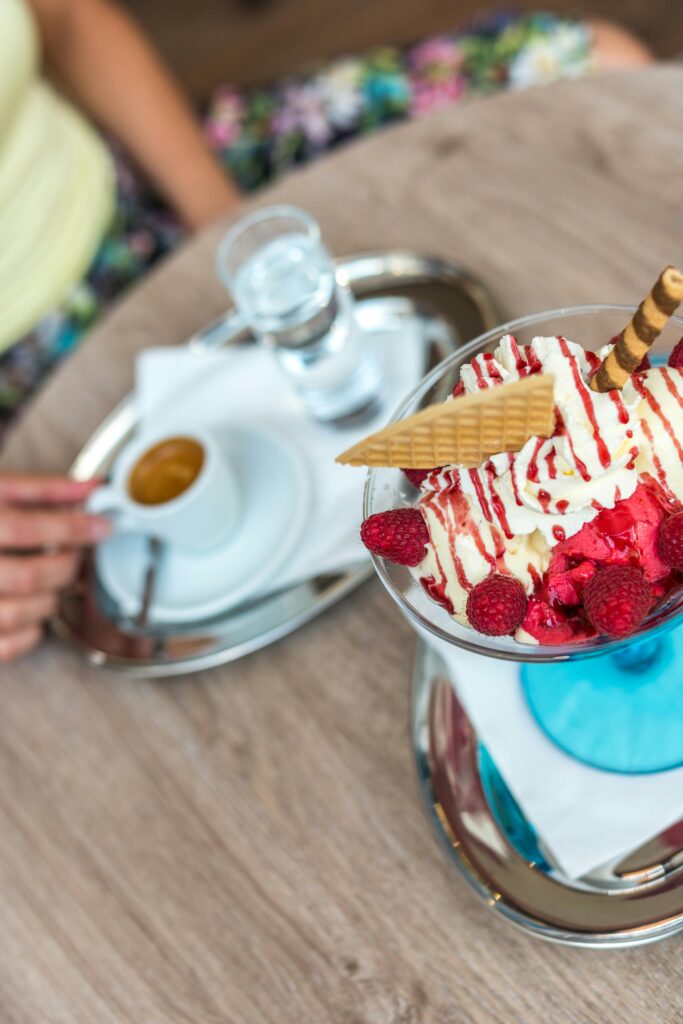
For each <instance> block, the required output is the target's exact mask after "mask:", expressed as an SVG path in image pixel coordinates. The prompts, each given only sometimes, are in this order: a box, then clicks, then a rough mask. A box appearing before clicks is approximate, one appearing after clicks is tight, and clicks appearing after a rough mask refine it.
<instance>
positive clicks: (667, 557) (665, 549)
mask: <svg viewBox="0 0 683 1024" xmlns="http://www.w3.org/2000/svg"><path fill="white" fill-rule="evenodd" d="M659 553H660V555H661V556H662V558H663V559H664V561H665V562H666V563H667V565H670V566H672V567H673V568H674V569H683V512H676V514H675V515H673V516H669V518H668V519H665V520H664V522H663V523H662V525H661V526H660V528H659Z"/></svg>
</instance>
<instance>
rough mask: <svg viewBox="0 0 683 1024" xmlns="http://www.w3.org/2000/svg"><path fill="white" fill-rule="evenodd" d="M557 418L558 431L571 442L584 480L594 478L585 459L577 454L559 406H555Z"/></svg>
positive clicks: (578, 468) (570, 445)
mask: <svg viewBox="0 0 683 1024" xmlns="http://www.w3.org/2000/svg"><path fill="white" fill-rule="evenodd" d="M555 420H556V422H557V431H558V433H559V434H562V436H563V437H566V438H567V441H568V442H569V450H570V452H571V454H572V459H573V460H574V465H575V466H576V468H577V470H578V471H579V475H580V476H581V478H582V480H585V481H586V483H587V482H588V481H589V480H591V479H592V477H591V475H590V473H589V472H588V467H587V466H586V463H585V462H584V461H583V459H580V458H579V456H578V455H577V454H576V451H575V450H574V442H573V441H572V435H571V434H570V433H569V431H568V430H567V426H566V424H565V422H564V420H563V418H562V413H561V412H560V410H559V409H558V407H557V406H555Z"/></svg>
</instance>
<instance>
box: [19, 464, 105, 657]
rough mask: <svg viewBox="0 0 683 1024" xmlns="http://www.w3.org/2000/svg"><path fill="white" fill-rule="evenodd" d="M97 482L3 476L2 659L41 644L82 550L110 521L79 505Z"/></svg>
mask: <svg viewBox="0 0 683 1024" xmlns="http://www.w3.org/2000/svg"><path fill="white" fill-rule="evenodd" d="M97 485H98V481H96V480H95V481H89V482H86V483H79V482H78V481H75V480H68V479H64V478H62V477H47V476H46V477H40V476H17V475H14V474H8V475H2V476H0V662H5V661H11V660H13V659H14V658H17V657H19V656H20V655H21V654H25V653H26V652H27V651H29V650H30V649H31V648H32V647H35V646H36V644H38V643H39V641H40V638H41V636H42V632H43V624H44V622H45V621H46V619H48V618H49V617H50V616H51V615H52V614H53V613H54V611H55V609H56V607H57V599H58V595H59V592H60V591H61V590H63V589H64V587H66V586H68V585H69V584H70V583H71V582H72V581H73V580H74V579H75V577H76V574H77V573H78V569H79V564H80V554H81V550H82V548H84V547H86V546H89V545H91V544H94V543H96V542H97V541H99V540H103V539H104V538H105V537H107V536H108V535H109V533H110V532H111V524H110V523H109V521H108V520H107V519H104V518H103V517H101V516H90V515H87V514H86V513H84V512H82V511H81V510H80V508H79V506H80V504H81V502H82V501H83V500H84V499H85V498H87V496H88V495H89V494H90V493H91V492H92V491H93V490H94V489H95V488H96V487H97Z"/></svg>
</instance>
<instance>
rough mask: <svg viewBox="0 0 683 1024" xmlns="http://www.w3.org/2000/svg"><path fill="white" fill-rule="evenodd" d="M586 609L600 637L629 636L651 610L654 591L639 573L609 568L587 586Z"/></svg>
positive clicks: (597, 575) (622, 566)
mask: <svg viewBox="0 0 683 1024" xmlns="http://www.w3.org/2000/svg"><path fill="white" fill-rule="evenodd" d="M583 606H584V609H585V611H586V615H587V616H588V618H589V619H590V621H591V622H592V623H593V625H594V626H595V628H596V629H597V630H598V631H599V632H600V633H606V634H607V636H613V637H622V636H628V635H629V634H630V633H633V631H634V630H635V628H636V626H639V625H640V623H641V622H642V621H643V619H644V618H645V616H646V615H647V613H648V612H649V610H650V608H651V607H652V588H651V587H650V584H649V583H648V582H647V580H646V579H645V576H644V575H643V573H642V572H641V570H640V569H636V568H635V567H634V566H630V565H610V566H608V567H607V568H606V569H599V570H598V572H596V574H595V576H594V577H593V579H592V580H590V581H589V582H588V583H587V585H586V589H585V590H584V592H583Z"/></svg>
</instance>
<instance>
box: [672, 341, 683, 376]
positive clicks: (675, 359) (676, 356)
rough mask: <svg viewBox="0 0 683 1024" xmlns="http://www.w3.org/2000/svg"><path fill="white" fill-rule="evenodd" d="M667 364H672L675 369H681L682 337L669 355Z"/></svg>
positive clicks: (682, 362)
mask: <svg viewBox="0 0 683 1024" xmlns="http://www.w3.org/2000/svg"><path fill="white" fill-rule="evenodd" d="M669 366H673V368H674V369H675V370H681V369H683V338H681V340H680V341H679V342H678V344H677V345H676V347H675V348H674V350H673V352H672V353H671V355H670V356H669Z"/></svg>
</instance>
